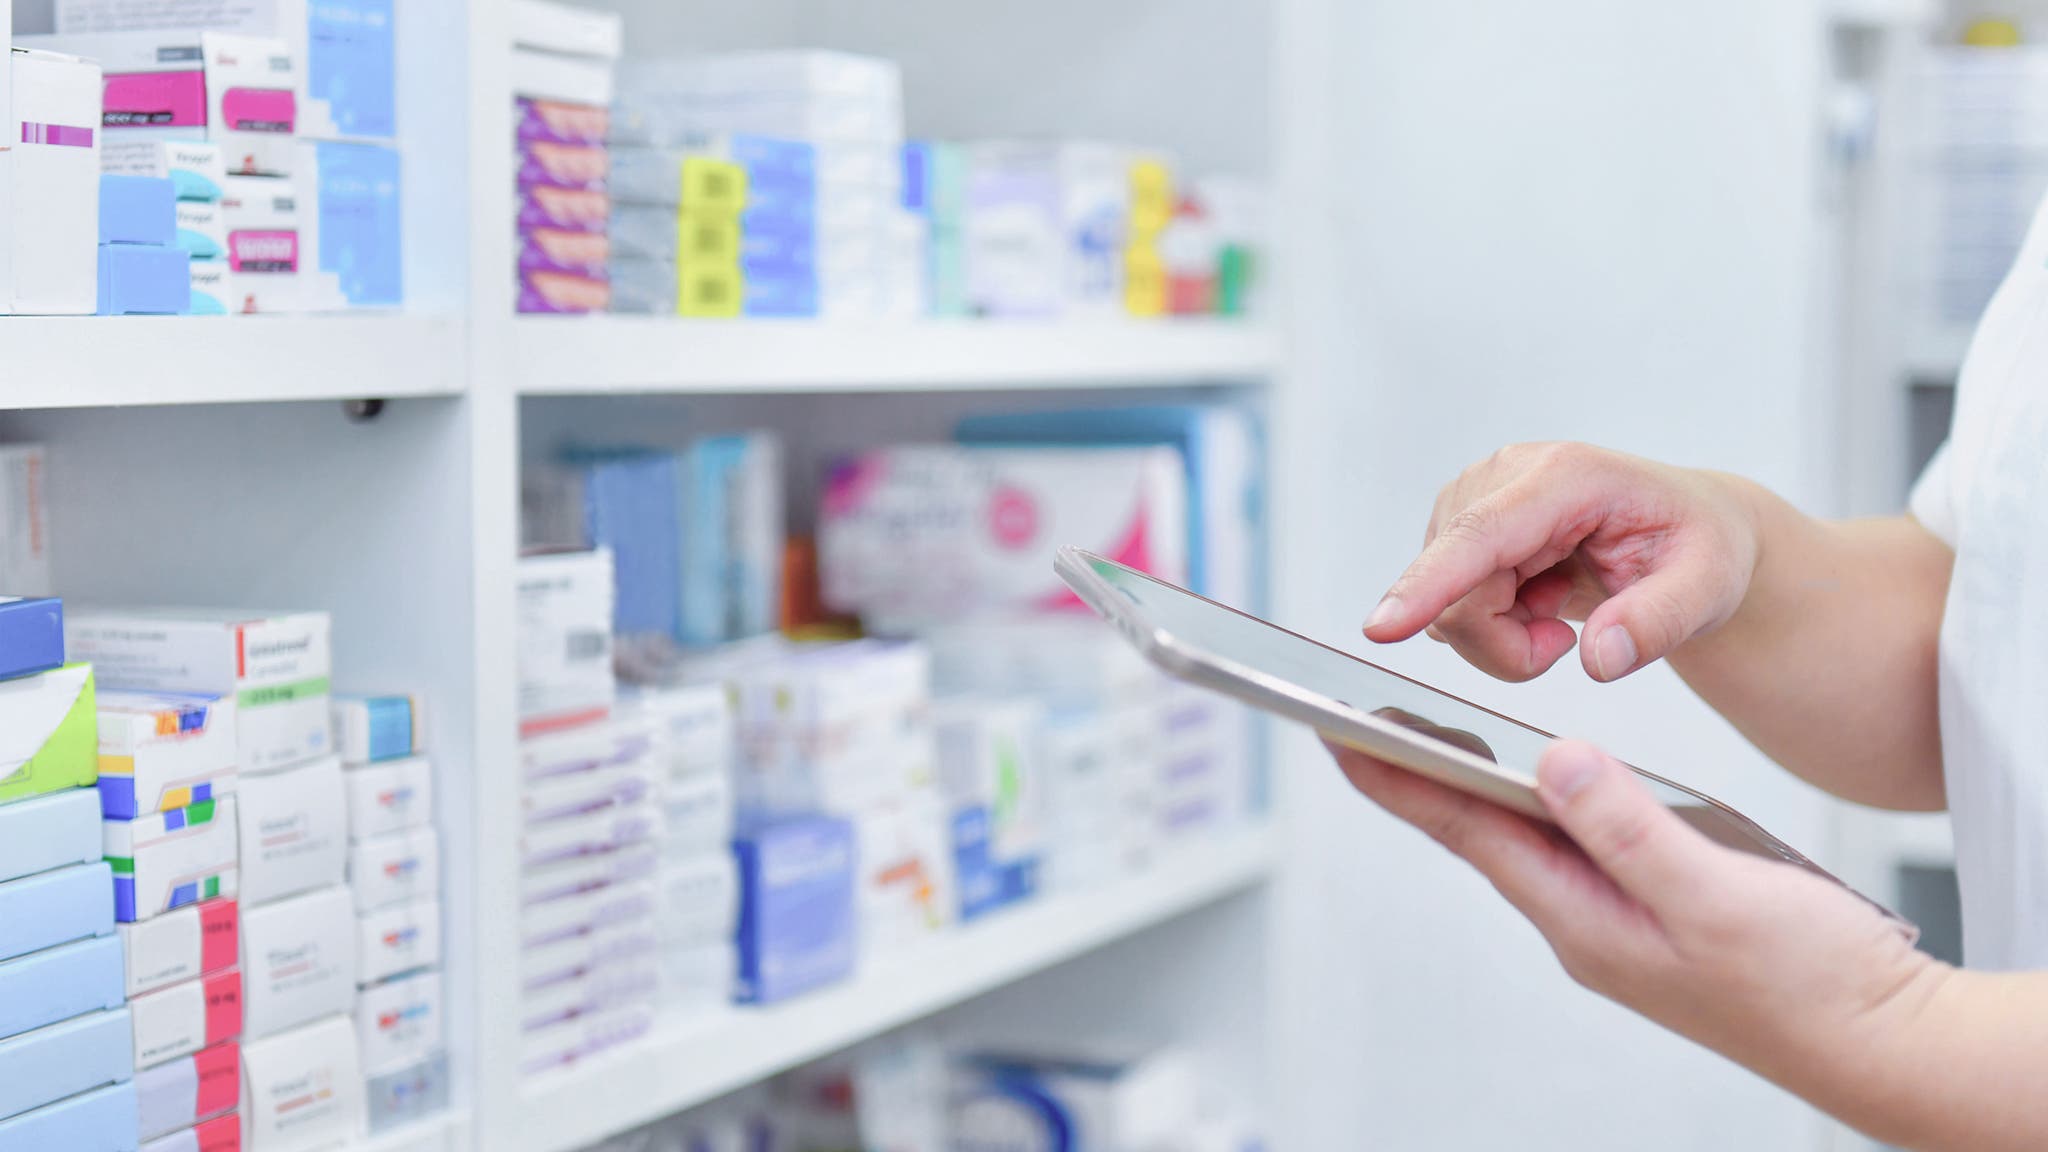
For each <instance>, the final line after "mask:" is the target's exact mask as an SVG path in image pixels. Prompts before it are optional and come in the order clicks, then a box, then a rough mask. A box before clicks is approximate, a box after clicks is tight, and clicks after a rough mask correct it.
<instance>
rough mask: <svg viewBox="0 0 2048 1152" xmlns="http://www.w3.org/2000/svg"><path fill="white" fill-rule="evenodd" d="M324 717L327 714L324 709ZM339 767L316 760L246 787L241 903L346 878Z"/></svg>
mask: <svg viewBox="0 0 2048 1152" xmlns="http://www.w3.org/2000/svg"><path fill="white" fill-rule="evenodd" d="M321 711H322V714H323V715H324V714H325V712H326V709H325V707H324V702H323V707H322V709H321ZM341 778H342V771H341V761H339V760H336V759H332V758H329V759H326V760H316V761H314V762H313V763H311V764H306V765H302V766H300V767H297V768H288V769H285V770H284V771H281V772H274V773H269V774H265V775H260V776H248V777H245V778H244V779H243V781H242V790H241V794H240V798H239V803H240V805H241V827H242V900H243V902H244V903H245V904H251V905H254V904H261V903H264V902H267V901H271V900H277V899H280V898H282V897H285V896H290V895H292V894H293V893H296V892H308V891H311V890H313V889H315V888H325V887H327V886H329V885H332V884H340V883H341V882H342V880H343V879H344V878H346V877H347V875H348V839H347V835H346V832H345V828H344V826H345V825H346V823H347V801H346V799H345V798H344V792H343V789H342V779H341Z"/></svg>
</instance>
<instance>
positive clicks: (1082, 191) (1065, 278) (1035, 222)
mask: <svg viewBox="0 0 2048 1152" xmlns="http://www.w3.org/2000/svg"><path fill="white" fill-rule="evenodd" d="M967 197H968V199H967V229H966V243H967V276H968V288H967V291H968V299H969V305H970V307H971V309H972V310H973V311H974V312H975V313H976V314H977V315H984V316H1059V315H1070V316H1087V317H1111V316H1120V315H1122V314H1123V313H1124V311H1125V306H1126V299H1127V294H1128V289H1129V282H1128V269H1127V264H1128V260H1127V259H1126V255H1125V253H1126V240H1125V238H1126V235H1127V233H1128V226H1129V219H1128V217H1129V215H1130V211H1131V208H1130V203H1131V196H1130V185H1129V180H1128V175H1127V153H1126V151H1125V150H1124V149H1121V148H1118V147H1115V146H1112V145H1108V144H1097V143H1088V142H1083V141H1071V140H1067V141H1044V142H1041V141H984V142H979V143H976V144H974V145H972V146H971V147H970V151H969V173H968V190H967ZM1169 211H1170V206H1169ZM1161 223H1162V226H1163V223H1164V221H1163V220H1162V222H1161ZM1163 282H1164V281H1163V277H1162V280H1161V283H1162V284H1163ZM1162 291H1163V290H1162Z"/></svg>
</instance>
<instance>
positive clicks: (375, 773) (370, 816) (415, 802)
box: [343, 756, 434, 840]
mask: <svg viewBox="0 0 2048 1152" xmlns="http://www.w3.org/2000/svg"><path fill="white" fill-rule="evenodd" d="M343 783H344V785H345V787H346V790H347V792H348V833H349V835H350V836H351V837H352V838H354V839H357V840H365V839H368V838H370V837H372V836H382V835H386V834H388V833H391V832H400V831H404V830H405V829H407V828H417V827H422V826H424V825H427V824H429V823H431V822H432V821H433V819H434V770H433V765H432V764H431V763H430V762H429V761H428V760H427V759H426V758H425V757H423V756H413V757H409V758H407V759H404V760H387V761H384V762H383V763H379V764H365V765H361V766H359V767H355V768H350V769H348V770H347V771H346V772H345V773H343Z"/></svg>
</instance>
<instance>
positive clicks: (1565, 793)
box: [1543, 744, 1601, 800]
mask: <svg viewBox="0 0 2048 1152" xmlns="http://www.w3.org/2000/svg"><path fill="white" fill-rule="evenodd" d="M1552 747H1553V751H1552V752H1551V753H1550V756H1549V758H1548V760H1547V761H1546V762H1545V763H1544V765H1543V767H1544V769H1545V771H1544V772H1543V783H1544V785H1545V786H1546V788H1547V789H1548V790H1549V792H1550V794H1551V795H1552V796H1555V797H1556V798H1557V799H1559V800H1570V799H1571V798H1572V797H1574V796H1577V795H1578V794H1579V793H1581V792H1584V791H1585V790H1586V786H1587V785H1588V784H1591V783H1592V782H1593V780H1594V778H1595V777H1597V776H1599V775H1600V768H1601V762H1600V753H1599V752H1597V751H1595V750H1594V749H1592V748H1589V747H1586V746H1584V745H1575V744H1560V745H1553V746H1552Z"/></svg>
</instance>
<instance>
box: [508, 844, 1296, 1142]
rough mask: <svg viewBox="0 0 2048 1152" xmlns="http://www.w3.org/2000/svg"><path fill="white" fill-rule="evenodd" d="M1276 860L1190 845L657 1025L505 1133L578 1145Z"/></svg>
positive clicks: (894, 1020) (548, 1094) (555, 1086)
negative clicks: (790, 989)
mask: <svg viewBox="0 0 2048 1152" xmlns="http://www.w3.org/2000/svg"><path fill="white" fill-rule="evenodd" d="M1274 859H1275V846H1274V843H1273V837H1272V835H1271V834H1270V833H1269V832H1265V831H1260V832H1256V833H1253V832H1247V833H1243V834H1240V835H1237V836H1234V837H1231V838H1229V839H1226V840H1223V841H1221V842H1219V843H1216V844H1212V845H1204V846H1201V847H1193V846H1190V847H1189V848H1187V849H1183V850H1182V851H1180V852H1179V853H1177V854H1174V855H1171V856H1169V857H1168V858H1166V859H1164V860H1161V861H1159V862H1158V863H1157V864H1156V865H1155V866H1154V867H1153V868H1151V869H1149V870H1147V871H1146V872H1144V873H1142V874H1140V875H1137V876H1133V877H1131V878H1129V879H1126V880H1123V881H1120V882H1118V883H1115V884H1112V885H1107V886H1104V887H1103V888H1101V889H1099V890H1097V891H1093V892H1087V893H1076V894H1072V895H1067V896H1061V897H1055V898H1048V899H1045V900H1042V901H1039V902H1038V903H1035V904H1032V905H1028V906H1025V907H1022V908H1018V909H1016V910H1014V911H1011V912H1007V913H1003V914H1000V915H997V916H993V917H991V918H990V919H988V920H986V921H982V922H979V923H976V924H972V925H969V926H966V927H963V928H959V929H956V930H954V931H952V932H950V933H947V934H945V935H943V936H940V937H937V938H935V939H934V940H933V941H932V942H931V943H929V944H927V945H924V946H922V947H920V948H918V949H917V950H916V951H915V952H913V953H910V954H907V955H904V956H901V957H898V958H896V959H894V960H893V961H890V962H885V963H882V964H879V965H877V966H876V967H875V968H874V969H873V970H872V971H869V972H864V973H862V974H861V975H859V976H857V977H856V978H855V979H853V980H852V981H850V982H848V983H846V984H842V985H840V986H838V987H835V988H832V989H829V990H827V991H824V992H820V993H817V994H815V995H812V996H808V997H805V998H803V999H800V1000H795V1001H792V1002H790V1003H788V1004H783V1005H778V1006H775V1007H771V1008H762V1009H740V1008H735V1009H732V1010H731V1011H728V1012H721V1013H719V1014H718V1015H716V1016H712V1017H708V1018H703V1019H699V1020H695V1021H688V1022H681V1023H676V1024H673V1025H668V1026H665V1027H663V1028H661V1029H658V1030H657V1031H656V1032H655V1034H654V1035H652V1036H650V1037H649V1038H647V1039H646V1040H644V1041H641V1042H639V1043H635V1044H632V1045H629V1046H627V1047H624V1048H621V1049H619V1050H618V1051H616V1052H609V1053H605V1054H603V1055H601V1056H599V1057H597V1058H595V1059H593V1060H590V1061H587V1062H585V1063H582V1064H579V1065H577V1066H575V1067H573V1068H568V1069H563V1070H561V1071H559V1072H551V1073H548V1074H546V1075H544V1076H542V1077H539V1078H537V1079H535V1080H534V1081H532V1082H530V1083H529V1084H528V1085H527V1086H526V1087H525V1088H524V1089H523V1090H522V1091H521V1092H520V1110H521V1115H520V1118H519V1122H518V1123H517V1124H516V1125H514V1126H512V1128H511V1130H512V1131H515V1132H517V1133H518V1136H519V1143H518V1147H519V1148H520V1149H521V1150H523V1152H570V1150H571V1149H577V1148H582V1147H584V1146H586V1145H589V1144H591V1143H593V1142H595V1141H597V1140H600V1139H603V1138H604V1137H605V1136H607V1135H610V1134H612V1133H615V1132H619V1131H623V1130H625V1129H628V1128H632V1127H634V1126H636V1125H639V1124H643V1123H646V1122H648V1121H651V1120H655V1119H658V1118H660V1117H662V1116H667V1115H670V1114H671V1113H674V1112H678V1111H681V1110H683V1109H686V1108H690V1107H693V1106H695V1105H698V1104H702V1103H705V1102H707V1101H709V1100H713V1099H715V1098H717V1097H719V1096H722V1095H724V1094H726V1093H728V1092H731V1091H734V1090H736V1089H739V1088H742V1087H745V1086H746V1085H748V1084H752V1083H755V1082H757V1081H759V1080H762V1079H764V1078H766V1077H769V1076H773V1075H775V1074H776V1073H778V1072H781V1071H784V1070H786V1069H789V1068H794V1067H798V1066H800V1065H802V1064H806V1063H808V1062H810V1061H812V1060H816V1059H818V1058H819V1057H822V1056H827V1055H830V1054H831V1053H833V1052H836V1051H839V1050H840V1049H843V1048H846V1047H847V1046H849V1045H852V1044H855V1043H858V1042H859V1041H861V1040H864V1039H867V1038H869V1037H872V1036H879V1035H882V1034H884V1033H887V1032H889V1031H891V1030H893V1029H896V1028H899V1027H902V1026H903V1025H905V1024H909V1023H912V1022H913V1021H916V1020H919V1019H922V1018H923V1017H926V1016H929V1015H931V1014H933V1013H935V1012H938V1011H941V1010H943V1009H946V1008H949V1007H952V1006H954V1005H956V1004H960V1003H963V1002H965V1001H967V1000H971V999H973V998H974V997H976V996H980V995H982V994H983V993H986V992H989V991H992V990H994V989H997V988H1000V987H1003V986H1004V985H1006V984H1010V983H1013V982H1015V981H1017V980H1020V979H1022V978H1024V977H1026V976H1029V975H1031V974H1033V973H1035V972H1040V971H1043V970H1045V969H1047V968H1050V967H1052V966H1054V965H1057V964H1061V963H1064V962H1066V961H1068V960H1072V959H1074V958H1076V957H1079V956H1082V955H1084V954H1086V953H1088V952H1092V951H1094V950H1096V949H1098V948H1101V947H1103V946H1105V945H1107V944H1110V943H1113V942H1115V941H1117V940H1120V939H1123V938H1125V937H1129V936H1132V935H1134V934H1136V933H1139V932H1143V931H1145V930H1146V929H1149V928H1153V927H1156V926H1158V925H1160V924H1163V923H1165V922H1167V921H1169V920H1172V919H1174V918H1176V917H1179V916H1182V915H1184V914H1186V913H1189V912H1192V911H1194V910H1196V909H1198V908H1202V907H1204V906H1207V905H1210V904H1213V903H1216V902H1218V901H1220V900H1223V899H1224V898H1226V897H1229V896H1232V895H1235V894H1236V893H1239V892H1242V891H1245V890H1247V889H1250V888H1252V887H1255V886H1257V885H1258V884H1260V883H1262V882H1263V881H1264V880H1265V879H1266V878H1267V876H1268V874H1269V873H1270V871H1271V869H1272V867H1273V862H1274Z"/></svg>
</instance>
